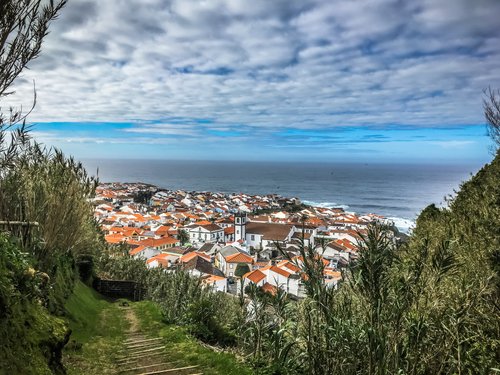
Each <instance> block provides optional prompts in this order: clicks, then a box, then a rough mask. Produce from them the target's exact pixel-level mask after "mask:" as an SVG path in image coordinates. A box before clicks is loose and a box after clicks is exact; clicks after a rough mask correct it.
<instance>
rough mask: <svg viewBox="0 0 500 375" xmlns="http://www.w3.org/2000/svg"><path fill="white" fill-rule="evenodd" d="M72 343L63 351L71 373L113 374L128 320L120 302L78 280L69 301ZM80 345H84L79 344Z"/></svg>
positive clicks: (76, 374) (65, 363) (67, 305)
mask: <svg viewBox="0 0 500 375" xmlns="http://www.w3.org/2000/svg"><path fill="white" fill-rule="evenodd" d="M66 309H67V311H68V315H69V326H70V328H71V330H72V333H71V338H70V343H69V345H68V347H67V348H66V349H65V352H64V354H65V355H64V365H65V366H66V368H67V370H68V374H70V375H71V374H74V375H80V374H82V375H83V374H111V373H113V372H114V369H115V367H114V364H113V362H114V359H115V356H116V352H117V349H118V348H120V347H121V343H122V342H123V339H124V332H125V330H126V329H127V325H128V323H127V322H126V320H125V317H124V314H123V311H121V310H120V308H119V307H118V304H116V303H111V302H108V301H106V300H105V299H103V298H102V297H101V296H100V295H99V294H98V293H97V292H95V291H94V290H93V289H91V288H89V287H87V286H86V285H85V284H83V283H81V282H78V283H77V285H76V287H75V290H74V293H73V295H72V296H71V297H70V298H69V300H68V301H67V303H66ZM80 346H81V347H80Z"/></svg>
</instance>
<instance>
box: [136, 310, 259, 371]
mask: <svg viewBox="0 0 500 375" xmlns="http://www.w3.org/2000/svg"><path fill="white" fill-rule="evenodd" d="M132 307H133V309H134V310H135V313H136V315H137V317H138V319H139V322H140V326H141V328H142V330H143V331H144V332H148V333H151V335H153V336H161V337H163V338H164V344H165V346H166V348H167V352H168V354H167V357H168V358H169V360H170V361H174V362H178V363H179V366H182V365H186V366H188V365H199V366H200V370H201V371H203V374H205V375H231V374H234V375H246V374H252V371H251V370H250V369H249V368H248V367H246V366H245V365H243V364H241V363H239V362H237V361H236V359H235V357H234V356H233V355H231V354H229V353H217V352H214V351H212V350H210V349H208V348H205V347H204V346H202V345H200V344H199V342H198V341H197V340H196V339H194V338H193V337H191V336H190V335H189V334H188V333H187V332H186V330H185V329H184V328H182V327H178V326H173V325H166V324H164V323H162V318H161V313H160V310H159V309H158V307H157V306H156V305H154V304H153V303H151V302H149V301H143V302H137V303H134V304H133V305H132Z"/></svg>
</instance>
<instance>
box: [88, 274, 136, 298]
mask: <svg viewBox="0 0 500 375" xmlns="http://www.w3.org/2000/svg"><path fill="white" fill-rule="evenodd" d="M92 286H93V287H94V289H95V290H97V291H98V292H99V293H101V294H102V295H104V296H106V297H110V298H127V299H129V300H132V301H140V300H142V299H144V297H145V294H146V293H145V290H144V288H143V287H142V286H141V285H139V284H138V283H136V282H135V281H127V280H103V279H95V280H94V282H93V285H92Z"/></svg>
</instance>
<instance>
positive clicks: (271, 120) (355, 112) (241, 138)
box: [2, 0, 500, 163]
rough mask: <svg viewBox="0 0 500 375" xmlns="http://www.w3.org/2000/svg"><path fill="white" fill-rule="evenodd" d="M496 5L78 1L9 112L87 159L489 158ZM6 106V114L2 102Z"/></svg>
mask: <svg viewBox="0 0 500 375" xmlns="http://www.w3.org/2000/svg"><path fill="white" fill-rule="evenodd" d="M498 14H500V2H499V1H497V0H475V1H470V0H441V1H434V0H415V1H407V2H406V1H400V0H359V1H338V0H331V1H330V0H300V1H299V0H297V1H294V0H273V1H268V0H252V1H251V2H250V1H248V0H213V1H202V2H200V1H194V0H193V1H191V0H170V1H162V0H142V1H139V0H117V1H113V2H108V1H106V2H103V1H97V0H72V1H70V2H69V3H68V5H67V7H66V8H65V9H64V10H63V12H62V14H61V17H60V18H59V19H58V20H57V21H55V22H54V23H53V24H52V26H51V33H50V34H49V36H48V37H47V39H46V41H45V43H44V46H43V49H42V50H43V53H42V55H41V56H40V57H39V58H38V59H37V60H36V61H34V62H33V63H32V64H31V65H30V69H29V70H27V71H25V72H24V73H23V75H22V76H21V77H20V78H19V79H18V80H17V81H16V83H15V90H16V94H15V95H12V96H10V97H8V98H7V99H8V101H7V103H5V104H4V103H2V107H4V106H5V107H6V106H7V105H14V106H21V105H22V106H23V107H25V108H26V107H28V106H29V105H30V103H31V100H32V82H33V81H35V82H36V87H37V106H36V109H35V111H34V112H33V113H32V114H31V116H30V121H31V122H32V123H33V124H34V125H35V126H34V132H33V134H34V135H35V137H36V138H37V139H38V140H40V141H42V142H44V143H45V144H47V145H51V146H56V147H59V148H61V149H62V150H64V151H65V152H66V153H68V154H72V155H74V156H76V157H78V158H89V157H93V158H148V159H149V158H155V159H162V158H164V159H213V160H217V159H238V160H291V161H294V160H321V161H325V160H332V161H341V160H348V161H371V160H380V161H394V162H421V161H423V162H439V161H446V162H450V161H453V162H457V163H465V162H472V163H483V162H486V161H488V160H489V159H491V153H490V150H489V146H490V145H491V144H490V142H489V140H488V138H487V137H486V131H485V125H484V119H483V113H482V91H483V90H484V89H485V88H487V87H488V86H491V87H493V88H498V87H500V74H499V73H500V63H499V61H500V29H499V28H498ZM5 107H4V108H5Z"/></svg>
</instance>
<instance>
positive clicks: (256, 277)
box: [243, 270, 266, 284]
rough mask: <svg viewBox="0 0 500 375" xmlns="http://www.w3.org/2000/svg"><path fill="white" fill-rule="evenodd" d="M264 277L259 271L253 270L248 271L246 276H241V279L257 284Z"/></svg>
mask: <svg viewBox="0 0 500 375" xmlns="http://www.w3.org/2000/svg"><path fill="white" fill-rule="evenodd" d="M265 277H266V275H265V273H263V272H261V271H259V270H255V271H250V272H248V273H246V274H244V275H243V278H244V279H248V280H250V281H251V282H253V283H255V284H257V283H258V282H260V281H261V280H262V279H264V278H265Z"/></svg>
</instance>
